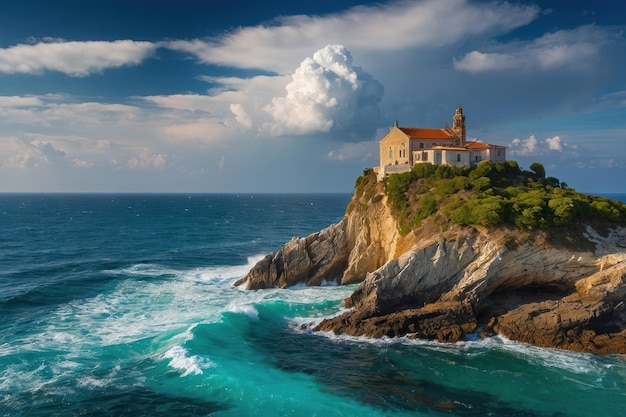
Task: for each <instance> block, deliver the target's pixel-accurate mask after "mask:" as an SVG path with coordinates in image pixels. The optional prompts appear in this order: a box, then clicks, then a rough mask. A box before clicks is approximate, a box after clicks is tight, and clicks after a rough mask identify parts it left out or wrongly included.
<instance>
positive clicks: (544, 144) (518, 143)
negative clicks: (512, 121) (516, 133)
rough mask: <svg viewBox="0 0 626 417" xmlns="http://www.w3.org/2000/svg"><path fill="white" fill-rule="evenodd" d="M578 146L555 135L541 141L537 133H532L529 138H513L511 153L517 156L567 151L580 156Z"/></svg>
mask: <svg viewBox="0 0 626 417" xmlns="http://www.w3.org/2000/svg"><path fill="white" fill-rule="evenodd" d="M577 148H578V147H577V146H576V145H572V146H570V145H568V144H567V143H565V142H564V141H563V140H562V139H561V137H560V136H553V137H551V138H545V139H544V140H542V141H539V140H537V138H536V137H535V135H531V136H530V137H529V138H528V139H518V138H515V139H513V140H512V141H511V144H510V145H509V152H510V153H511V155H517V156H537V155H547V154H549V153H554V152H559V153H566V154H567V155H568V156H570V157H572V156H578V153H577Z"/></svg>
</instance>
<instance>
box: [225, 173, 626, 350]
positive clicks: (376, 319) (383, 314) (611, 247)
mask: <svg viewBox="0 0 626 417" xmlns="http://www.w3.org/2000/svg"><path fill="white" fill-rule="evenodd" d="M374 187H377V188H374V191H375V192H370V193H369V194H367V193H366V194H361V195H357V194H355V197H354V198H353V201H352V202H351V205H350V206H349V208H350V210H349V214H347V215H346V216H344V218H343V219H342V221H341V222H340V223H338V224H336V225H332V226H330V227H328V228H326V229H324V230H323V231H321V232H319V233H316V234H313V235H311V236H308V237H306V238H294V239H292V240H291V241H290V242H289V243H287V244H286V245H285V246H284V247H283V248H282V249H281V250H279V251H278V252H276V253H273V254H270V255H268V256H267V257H265V258H264V259H263V260H262V261H260V262H259V263H258V264H257V265H256V266H255V267H254V268H253V269H252V270H251V271H250V272H249V273H248V275H246V277H244V278H243V279H241V280H240V281H238V282H237V283H236V285H244V284H245V285H246V286H247V288H248V289H260V288H267V287H276V286H277V287H286V286H290V285H293V284H296V283H298V282H305V283H306V284H307V285H319V284H320V283H321V282H322V280H333V279H338V280H340V282H341V283H342V284H348V283H354V282H361V285H360V286H359V287H358V288H357V290H356V291H355V292H354V293H353V294H352V296H350V297H349V298H348V299H346V304H347V306H348V307H350V308H351V310H350V311H348V312H347V313H344V314H342V315H340V316H337V317H333V318H331V319H327V320H325V321H323V322H322V323H320V324H319V325H318V326H317V327H316V328H315V330H322V331H333V332H336V333H345V334H349V335H354V336H360V335H366V336H371V337H382V336H390V337H396V336H408V337H415V338H426V339H438V340H440V341H448V342H453V341H457V340H460V339H462V338H463V337H464V336H466V335H467V334H468V333H471V332H477V331H482V334H485V335H488V334H494V333H499V334H502V335H504V336H505V337H507V338H510V339H513V340H518V341H522V342H527V343H532V344H535V345H539V346H546V347H557V348H564V349H573V350H581V351H590V352H595V353H626V306H625V300H626V228H624V227H619V226H617V225H610V227H608V228H607V227H606V225H604V226H603V229H602V233H600V232H599V231H598V230H597V228H593V227H592V226H590V225H584V226H580V227H581V228H582V230H583V233H584V236H585V237H586V240H587V241H588V242H587V243H588V245H587V247H588V248H589V249H588V250H584V251H583V250H580V249H579V250H572V249H568V248H564V247H558V246H555V245H553V244H550V243H549V242H548V241H547V240H546V239H545V235H544V234H542V233H534V234H530V235H528V236H526V238H525V239H524V240H523V241H521V240H519V239H518V241H517V242H516V243H514V244H513V243H512V242H511V238H510V236H511V233H512V232H513V231H511V230H510V231H508V232H505V231H503V230H498V229H479V228H473V227H459V226H449V225H448V226H447V229H446V230H445V232H443V231H441V230H440V228H439V229H438V228H437V226H435V225H434V224H433V223H432V222H431V223H426V224H425V225H424V226H423V227H422V228H420V230H417V231H415V232H413V233H409V234H408V235H407V236H404V237H402V236H400V234H399V233H398V229H397V222H396V220H395V219H394V217H393V216H392V213H391V210H390V209H389V207H388V205H387V204H386V200H385V198H384V197H383V194H382V189H381V188H380V187H381V186H380V184H379V185H375V186H374ZM481 329H482V330H481Z"/></svg>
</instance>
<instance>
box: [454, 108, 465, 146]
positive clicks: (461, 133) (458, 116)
mask: <svg viewBox="0 0 626 417" xmlns="http://www.w3.org/2000/svg"><path fill="white" fill-rule="evenodd" d="M452 130H453V131H454V133H456V134H457V135H458V137H459V138H461V143H459V146H465V116H464V115H463V108H462V107H461V105H460V104H459V107H457V109H456V112H454V117H453V118H452Z"/></svg>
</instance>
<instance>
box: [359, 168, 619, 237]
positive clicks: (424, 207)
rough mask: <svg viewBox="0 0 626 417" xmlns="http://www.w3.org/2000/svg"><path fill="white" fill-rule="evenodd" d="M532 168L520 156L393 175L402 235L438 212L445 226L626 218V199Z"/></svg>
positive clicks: (391, 197)
mask: <svg viewBox="0 0 626 417" xmlns="http://www.w3.org/2000/svg"><path fill="white" fill-rule="evenodd" d="M531 169H532V170H533V172H530V171H522V170H521V169H520V168H519V166H518V164H517V162H515V161H506V162H505V163H500V162H498V163H492V162H490V161H482V162H480V163H479V164H478V166H477V167H476V168H475V169H472V170H469V169H466V168H457V167H452V166H446V165H441V166H435V165H432V164H429V163H421V164H416V165H415V166H414V167H413V168H412V169H411V171H410V172H407V173H403V174H394V175H391V176H389V178H387V180H386V194H387V197H388V201H389V204H390V206H391V208H392V210H393V212H394V214H395V216H397V219H398V225H399V229H400V232H401V233H403V234H406V233H408V232H409V231H411V230H412V229H413V228H416V227H418V226H419V225H420V224H421V223H422V222H423V221H424V220H425V219H426V218H428V217H430V216H433V215H434V214H435V213H438V215H439V217H438V220H437V221H438V223H437V224H439V225H440V226H441V227H447V225H446V223H445V219H447V220H449V221H451V222H454V223H457V224H459V225H462V226H466V225H482V226H486V227H491V226H495V225H498V224H512V225H516V226H517V227H519V228H522V229H525V230H532V229H537V228H547V227H555V226H562V225H567V224H571V223H573V222H576V221H579V220H581V219H587V218H604V219H610V220H613V221H618V222H622V223H626V205H625V204H623V203H621V202H619V201H613V200H609V199H605V198H600V197H592V196H589V195H584V194H580V193H578V192H576V191H575V190H572V189H569V188H568V187H567V184H565V183H562V182H560V181H559V180H558V179H557V178H554V177H547V178H546V177H545V170H544V168H543V165H541V164H540V163H538V162H535V163H533V164H532V165H531ZM363 178H365V177H363ZM367 178H369V180H366V179H359V180H357V191H359V190H360V192H361V194H360V195H363V193H364V189H366V188H367V187H369V185H367V184H370V183H369V181H371V178H374V177H371V176H370V177H367ZM374 181H375V178H374ZM367 189H368V190H369V188H367ZM365 197H367V201H372V202H375V201H380V199H381V198H382V196H381V195H375V193H374V192H373V191H372V192H370V191H365ZM374 200H375V201H374Z"/></svg>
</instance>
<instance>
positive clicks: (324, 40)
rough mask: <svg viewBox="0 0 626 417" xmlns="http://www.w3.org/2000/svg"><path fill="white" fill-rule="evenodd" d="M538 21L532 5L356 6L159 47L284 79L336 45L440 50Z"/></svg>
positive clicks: (449, 0)
mask: <svg viewBox="0 0 626 417" xmlns="http://www.w3.org/2000/svg"><path fill="white" fill-rule="evenodd" d="M538 15H539V8H538V7H536V6H534V5H530V6H527V5H514V4H510V3H507V2H490V3H474V2H469V1H468V0H445V1H442V0H424V1H410V0H403V1H396V2H391V3H388V4H383V5H375V6H357V7H354V8H351V9H348V10H347V11H344V12H341V13H336V14H331V15H327V16H322V17H320V16H303V15H299V16H287V17H281V18H278V19H276V20H274V21H273V22H271V23H270V24H267V25H264V26H256V27H246V28H241V29H237V30H235V31H233V32H231V33H230V34H228V35H226V36H224V37H221V38H216V39H211V40H200V39H195V40H190V41H187V40H178V41H172V42H164V43H163V44H162V45H163V46H165V47H168V48H171V49H175V50H179V51H184V52H187V53H191V54H193V55H195V56H197V57H198V59H199V60H200V61H202V62H205V63H210V64H218V65H225V66H233V67H238V68H260V69H265V70H269V71H275V72H277V73H279V74H288V73H290V72H291V71H293V68H294V67H295V66H297V63H298V58H299V57H303V56H307V55H308V54H309V53H310V51H312V50H316V49H318V48H319V47H320V46H321V45H327V44H332V43H335V42H337V40H338V39H339V40H341V42H342V43H343V44H344V45H348V47H349V48H351V49H353V50H357V49H358V50H370V51H371V50H376V51H388V50H401V49H406V48H410V47H415V46H432V47H437V46H442V45H446V44H451V43H454V42H457V41H459V40H466V39H467V37H469V36H475V35H480V34H485V33H503V32H508V31H510V30H512V29H514V28H517V27H520V26H523V25H525V24H527V23H529V22H531V21H532V20H534V19H535V18H536V17H537V16H538Z"/></svg>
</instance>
